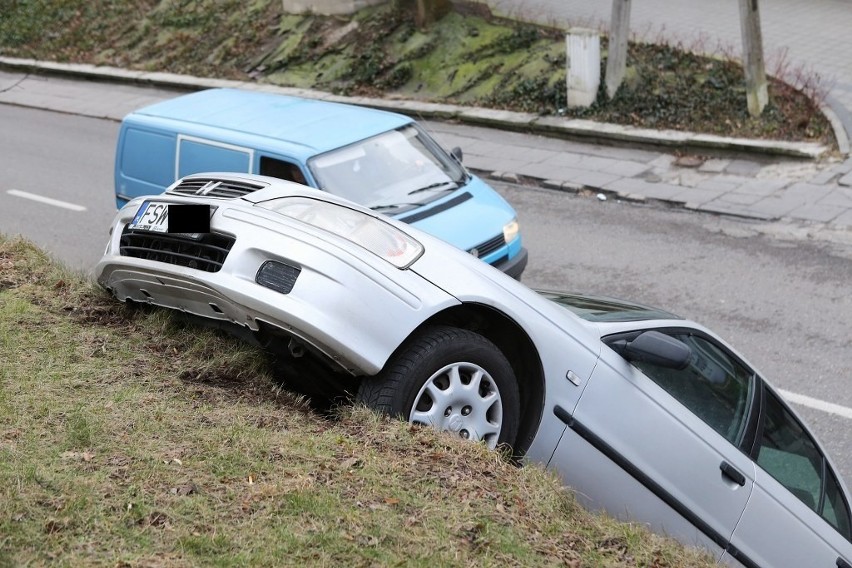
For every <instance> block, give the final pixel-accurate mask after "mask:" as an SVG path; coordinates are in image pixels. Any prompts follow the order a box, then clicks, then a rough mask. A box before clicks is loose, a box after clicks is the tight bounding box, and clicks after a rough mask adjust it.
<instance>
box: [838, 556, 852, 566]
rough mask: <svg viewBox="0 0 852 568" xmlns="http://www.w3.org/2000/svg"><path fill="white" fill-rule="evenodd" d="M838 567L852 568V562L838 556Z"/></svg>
mask: <svg viewBox="0 0 852 568" xmlns="http://www.w3.org/2000/svg"><path fill="white" fill-rule="evenodd" d="M837 568H852V564H849V563H848V562H846V561H845V560H843V558H841V557H839V556H838V557H837Z"/></svg>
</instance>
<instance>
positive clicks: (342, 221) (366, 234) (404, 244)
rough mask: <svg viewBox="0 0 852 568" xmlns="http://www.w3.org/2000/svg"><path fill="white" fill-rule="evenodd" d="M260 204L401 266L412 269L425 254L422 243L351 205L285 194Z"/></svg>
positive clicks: (398, 266)
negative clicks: (344, 205)
mask: <svg viewBox="0 0 852 568" xmlns="http://www.w3.org/2000/svg"><path fill="white" fill-rule="evenodd" d="M257 206H258V207H263V208H264V209H269V210H270V211H275V212H276V213H280V214H281V215H286V216H287V217H290V218H292V219H297V220H299V221H302V222H303V223H307V224H308V225H311V226H312V227H316V228H318V229H322V230H323V231H328V232H329V233H332V234H335V235H337V236H338V237H342V238H344V239H346V240H347V241H349V242H351V243H354V244H356V245H358V246H360V247H361V248H363V249H365V250H367V251H370V252H371V253H373V254H375V255H377V256H380V257H381V258H383V259H385V260H386V261H388V262H390V263H391V264H393V265H394V266H396V267H397V268H408V266H410V265H411V263H412V262H414V261H415V260H417V259H418V258H419V257H420V255H421V254H423V245H422V244H420V243H419V242H418V241H416V240H415V239H413V238H412V237H410V236H408V235H407V234H406V233H404V232H402V231H400V230H399V229H397V228H396V227H394V226H393V225H391V224H390V223H387V222H385V221H382V220H381V219H377V218H375V217H372V216H370V215H366V214H364V213H362V212H360V211H355V210H353V209H349V208H347V207H343V206H340V205H335V204H332V203H328V202H326V201H320V200H317V199H310V198H307V197H283V198H280V199H273V200H270V201H264V202H262V203H258V204H257Z"/></svg>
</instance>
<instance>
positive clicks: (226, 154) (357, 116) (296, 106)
mask: <svg viewBox="0 0 852 568" xmlns="http://www.w3.org/2000/svg"><path fill="white" fill-rule="evenodd" d="M206 171H233V172H247V173H260V174H265V175H272V176H275V177H282V178H284V179H290V180H292V181H297V182H300V183H303V184H305V185H309V186H312V187H317V188H320V189H323V190H325V191H329V192H331V193H335V194H338V195H341V196H343V197H346V198H348V199H351V200H352V201H356V202H358V203H361V204H363V205H366V206H368V207H372V208H373V209H375V210H377V211H380V212H382V213H385V214H387V215H391V216H393V217H396V218H397V219H400V220H402V221H405V222H409V223H411V224H412V225H414V226H416V227H418V228H420V229H423V230H425V231H427V232H429V233H432V234H434V235H436V236H438V237H440V238H442V239H444V240H446V241H448V242H449V243H451V244H453V245H455V246H457V247H458V248H461V249H463V250H467V251H470V252H471V253H473V254H476V255H477V256H479V257H480V258H482V259H483V260H484V261H486V262H488V263H490V264H492V265H494V266H496V267H498V268H500V269H501V270H503V271H504V272H506V273H508V274H510V275H511V276H514V277H515V278H520V276H521V273H522V272H523V270H524V268H525V267H526V263H527V251H526V249H524V248H523V246H522V240H521V235H520V233H519V232H518V230H517V220H516V214H515V211H514V209H512V207H511V206H510V205H509V204H508V203H507V202H506V200H505V199H503V198H502V197H501V196H500V195H499V194H497V193H496V192H495V191H494V190H493V189H492V188H491V187H489V186H488V185H487V184H485V183H484V182H483V181H482V180H481V179H479V178H478V177H477V176H475V175H473V174H471V173H470V172H468V171H467V170H465V169H464V167H463V166H462V165H461V163H460V161H459V160H457V159H456V158H455V157H453V156H451V155H450V154H449V153H447V152H446V151H445V150H443V149H442V148H441V147H440V146H439V145H438V144H437V143H436V142H435V141H434V140H433V139H432V138H431V137H430V136H429V135H428V134H427V133H426V132H425V130H423V129H422V128H421V127H419V126H418V125H417V124H416V123H415V122H414V121H413V120H412V119H410V118H409V117H407V116H404V115H400V114H396V113H392V112H386V111H380V110H375V109H369V108H365V107H360V106H354V105H347V104H340V103H332V102H327V101H321V100H314V99H304V98H299V97H291V96H282V95H276V94H271V93H261V92H257V91H246V90H240V89H209V90H205V91H199V92H195V93H191V94H188V95H184V96H179V97H176V98H173V99H169V100H166V101H163V102H160V103H156V104H154V105H151V106H148V107H145V108H142V109H139V110H137V111H135V112H132V113H130V114H129V115H127V116H126V117H125V118H124V120H123V121H122V124H121V130H120V133H119V138H118V144H117V148H116V161H115V193H116V203H117V205H118V206H119V207H121V206H122V205H124V204H125V203H127V201H129V200H130V199H132V198H134V197H137V196H140V195H151V194H158V193H162V192H163V191H164V190H165V188H166V187H168V186H169V185H170V184H171V183H173V182H174V181H176V180H177V179H179V178H181V177H183V176H185V175H188V174H192V173H199V172H206Z"/></svg>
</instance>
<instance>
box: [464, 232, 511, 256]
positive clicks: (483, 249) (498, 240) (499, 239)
mask: <svg viewBox="0 0 852 568" xmlns="http://www.w3.org/2000/svg"><path fill="white" fill-rule="evenodd" d="M505 244H506V239H505V238H504V237H503V234H502V233H501V234H499V235H497V236H496V237H494V238H493V239H489V240H487V241H485V242H484V243H481V244H479V245H477V246H475V247H473V248H472V249H470V250H469V251H468V252H469V253H471V254H473V255H475V256H476V257H478V258H482V257H483V256H487V255H489V254H491V253H492V252H494V251H495V250H498V249H499V248H500V247H502V246H503V245H505Z"/></svg>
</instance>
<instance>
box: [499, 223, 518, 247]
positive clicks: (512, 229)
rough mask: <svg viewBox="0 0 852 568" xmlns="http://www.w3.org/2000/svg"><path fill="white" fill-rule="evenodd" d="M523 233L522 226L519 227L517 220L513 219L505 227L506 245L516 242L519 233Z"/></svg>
mask: <svg viewBox="0 0 852 568" xmlns="http://www.w3.org/2000/svg"><path fill="white" fill-rule="evenodd" d="M520 232H521V226H520V225H518V220H517V219H512V220H511V221H509V222H508V223H506V224H505V225H503V238H504V239H505V240H506V243H507V244H508V243H511V242H512V241H514V240H515V237H517V236H518V233H520Z"/></svg>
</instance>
